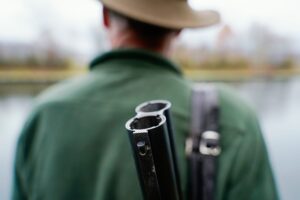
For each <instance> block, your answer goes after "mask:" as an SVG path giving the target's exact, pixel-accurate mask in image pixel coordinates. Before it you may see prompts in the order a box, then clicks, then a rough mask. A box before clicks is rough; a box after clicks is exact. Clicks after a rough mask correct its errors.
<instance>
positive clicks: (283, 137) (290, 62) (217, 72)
mask: <svg viewBox="0 0 300 200" xmlns="http://www.w3.org/2000/svg"><path fill="white" fill-rule="evenodd" d="M0 3H1V4H0V5H1V6H0V199H1V200H8V199H9V195H10V187H11V181H12V180H11V174H12V168H13V159H14V158H13V155H14V151H15V143H16V139H17V137H18V134H19V131H20V129H21V127H22V124H23V123H24V119H25V118H26V115H27V114H28V112H29V111H30V109H31V107H32V105H33V103H34V97H35V96H36V95H37V94H38V93H39V92H40V91H42V90H43V89H45V88H46V87H48V86H50V85H52V84H54V83H56V82H59V81H61V80H64V79H66V78H69V77H73V76H80V75H81V74H84V73H86V72H87V69H88V68H87V66H88V63H89V61H90V60H91V59H92V58H94V57H95V56H96V55H98V54H101V53H102V52H104V51H106V50H107V49H108V44H107V42H106V39H105V30H104V29H103V27H102V25H101V5H100V4H99V3H98V2H97V1H96V0H88V1H87V0H42V1H41V0H10V1H7V0H0ZM190 4H191V5H192V6H193V7H194V8H195V9H207V8H208V9H216V10H219V11H220V13H221V14H222V17H223V21H222V23H221V24H220V25H218V26H215V27H212V28H209V29H205V30H202V29H197V30H186V31H184V32H183V33H182V35H181V37H180V40H179V41H178V43H176V44H175V45H174V53H173V55H172V58H173V60H174V61H175V62H177V63H179V64H180V65H181V66H182V68H183V70H184V73H185V74H186V75H187V76H188V78H190V79H192V80H194V81H195V82H199V81H214V82H222V83H226V84H229V85H231V86H232V87H234V88H235V89H236V91H237V92H238V93H239V94H240V95H241V96H243V97H244V99H246V101H248V102H249V103H250V104H251V105H252V106H253V107H254V108H255V109H256V111H257V113H258V115H259V118H260V120H261V124H262V128H263V130H264V137H265V138H266V142H267V145H268V148H269V152H270V157H271V161H272V164H273V168H274V172H275V176H276V179H277V182H278V187H279V189H280V194H281V197H282V199H283V200H295V199H299V198H300V192H299V190H298V188H299V185H300V175H299V174H300V173H298V169H300V158H298V157H297V152H300V135H299V134H300V123H299V122H298V121H299V120H300V76H299V75H300V57H299V56H300V43H299V42H300V26H299V22H298V20H299V18H300V14H299V11H298V8H299V1H297V0H277V1H274V0H259V1H258V0H252V1H248V0H223V1H220V0H191V1H190Z"/></svg>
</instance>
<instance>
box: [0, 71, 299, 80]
mask: <svg viewBox="0 0 300 200" xmlns="http://www.w3.org/2000/svg"><path fill="white" fill-rule="evenodd" d="M85 73H87V69H86V68H77V69H75V68H73V69H51V70H49V69H38V70H32V69H6V70H0V84H1V83H2V84H9V83H44V82H57V81H60V80H63V79H66V78H70V77H74V76H78V75H82V74H85ZM184 74H185V75H186V76H187V77H188V78H190V79H192V80H195V81H199V80H204V81H206V80H213V81H221V80H223V81H242V80H248V79H253V78H278V79H280V78H288V77H291V76H299V75H300V68H295V69H287V70H265V69H224V70H210V69H206V70H204V69H203V70H191V69H189V70H185V71H184Z"/></svg>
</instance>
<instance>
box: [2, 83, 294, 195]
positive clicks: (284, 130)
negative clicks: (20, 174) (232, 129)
mask: <svg viewBox="0 0 300 200" xmlns="http://www.w3.org/2000/svg"><path fill="white" fill-rule="evenodd" d="M230 85H231V86H233V87H234V88H235V89H236V90H237V91H238V92H239V93H240V94H241V96H243V97H244V99H246V100H247V101H248V102H249V103H250V104H251V105H253V107H254V108H255V109H256V110H257V112H258V115H259V118H260V119H261V124H262V128H263V130H264V136H265V139H266V142H267V145H268V149H269V152H270V157H271V161H272V164H273V168H274V171H275V174H276V179H277V182H278V186H279V188H280V193H281V197H282V199H283V200H295V199H299V197H300V192H299V191H298V187H299V185H300V173H298V169H300V158H298V157H297V152H300V123H299V120H300V78H294V79H289V80H282V81H274V80H257V81H250V82H235V83H230ZM7 91H10V92H9V93H8V92H7ZM11 91H12V90H11V89H9V90H5V92H4V94H3V90H1V88H0V95H1V92H2V96H0V127H1V129H0V130H1V132H0V199H1V200H8V199H9V194H10V184H11V171H12V165H13V155H14V149H15V142H16V138H17V136H18V133H19V130H20V128H21V126H22V124H23V121H24V119H25V117H26V115H27V114H28V112H29V111H30V108H31V106H32V103H33V97H32V95H33V94H35V93H36V92H37V91H38V90H34V91H33V92H32V90H30V91H27V92H24V90H23V89H22V92H20V91H18V95H16V94H13V93H11ZM14 91H16V90H14ZM20 93H21V94H20Z"/></svg>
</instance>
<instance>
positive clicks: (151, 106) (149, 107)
mask: <svg viewBox="0 0 300 200" xmlns="http://www.w3.org/2000/svg"><path fill="white" fill-rule="evenodd" d="M171 106H172V104H171V102H169V101H166V100H154V101H148V102H145V103H142V104H140V105H139V106H137V107H136V109H135V111H136V113H137V115H139V114H140V115H145V114H156V115H164V116H165V117H166V123H167V129H168V136H169V142H170V148H171V156H172V162H173V166H174V171H175V179H176V187H177V191H178V194H179V197H180V199H183V194H182V190H181V180H180V173H179V169H178V165H177V163H178V159H177V152H176V148H175V139H174V131H173V125H172V120H171V113H170V112H171Z"/></svg>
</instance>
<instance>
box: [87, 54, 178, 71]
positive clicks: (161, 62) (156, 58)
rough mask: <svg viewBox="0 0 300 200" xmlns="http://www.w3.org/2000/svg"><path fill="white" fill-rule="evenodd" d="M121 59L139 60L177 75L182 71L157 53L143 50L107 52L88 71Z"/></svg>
mask: <svg viewBox="0 0 300 200" xmlns="http://www.w3.org/2000/svg"><path fill="white" fill-rule="evenodd" d="M123 59H125V60H135V61H137V60H140V61H141V62H148V63H153V64H155V65H157V66H161V67H163V68H167V69H169V70H172V71H173V72H175V73H177V74H179V75H182V71H181V70H180V68H179V67H178V66H177V65H175V64H174V63H172V62H171V61H169V60H167V59H166V58H164V57H163V56H161V55H160V54H158V53H154V52H151V51H147V50H143V49H118V50H112V51H109V52H107V53H104V54H102V55H100V56H98V57H97V58H95V59H94V60H93V61H92V62H91V64H90V69H91V70H93V69H94V68H97V67H101V65H102V64H103V63H106V62H110V61H115V60H123Z"/></svg>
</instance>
